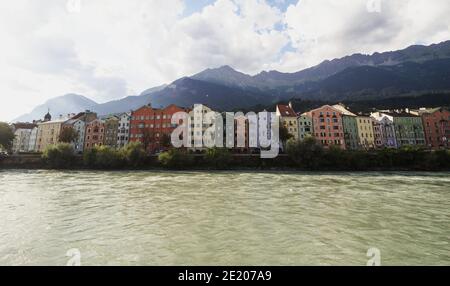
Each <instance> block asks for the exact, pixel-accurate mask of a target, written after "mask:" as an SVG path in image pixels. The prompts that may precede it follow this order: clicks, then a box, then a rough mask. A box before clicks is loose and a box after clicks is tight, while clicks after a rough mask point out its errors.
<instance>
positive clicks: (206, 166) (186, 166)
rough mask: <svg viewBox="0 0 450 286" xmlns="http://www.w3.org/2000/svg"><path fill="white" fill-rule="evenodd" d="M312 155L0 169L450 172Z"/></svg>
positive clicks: (343, 155) (444, 167)
mask: <svg viewBox="0 0 450 286" xmlns="http://www.w3.org/2000/svg"><path fill="white" fill-rule="evenodd" d="M311 155H312V154H301V155H297V156H295V155H287V154H282V155H280V156H278V157H277V158H274V159H262V158H260V156H259V155H248V154H233V155H229V156H227V157H226V158H216V159H215V160H211V158H208V157H207V156H206V155H204V154H200V155H199V154H196V155H194V154H182V155H180V154H178V155H173V156H171V157H170V158H169V159H168V160H166V161H161V156H156V155H154V156H146V157H145V158H142V160H141V161H140V164H138V165H129V164H127V163H126V162H122V163H119V164H117V163H114V164H108V161H107V162H106V163H105V164H94V163H91V162H87V161H86V158H85V157H83V156H74V157H73V158H71V159H70V164H61V165H60V166H54V165H52V164H50V163H49V162H48V161H47V160H45V159H43V158H42V157H41V155H38V154H33V155H15V156H10V157H7V158H3V159H1V160H0V169H3V170H11V169H30V170H34V169H44V170H45V169H61V170H193V171H208V170H236V171H239V170H243V171H252V170H255V171H259V170H268V171H432V172H440V171H444V172H447V171H450V153H449V151H434V152H425V151H417V150H409V151H398V150H383V151H377V152H350V151H342V152H341V151H338V152H336V151H335V150H334V151H332V152H324V153H323V154H320V155H317V156H316V157H312V156H311Z"/></svg>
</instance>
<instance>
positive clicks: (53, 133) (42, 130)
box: [36, 118, 67, 152]
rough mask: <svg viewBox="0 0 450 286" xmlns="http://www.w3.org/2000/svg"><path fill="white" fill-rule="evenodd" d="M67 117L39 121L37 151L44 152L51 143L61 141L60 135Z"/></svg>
mask: <svg viewBox="0 0 450 286" xmlns="http://www.w3.org/2000/svg"><path fill="white" fill-rule="evenodd" d="M66 121H67V119H65V118H59V119H57V120H50V121H45V122H41V123H38V131H37V139H36V151H38V152H43V151H44V150H45V148H47V147H48V146H50V145H54V144H57V143H59V135H60V134H61V130H62V127H63V124H64V122H66Z"/></svg>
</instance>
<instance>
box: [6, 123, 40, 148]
mask: <svg viewBox="0 0 450 286" xmlns="http://www.w3.org/2000/svg"><path fill="white" fill-rule="evenodd" d="M13 129H14V136H15V137H14V141H13V147H12V151H13V153H20V152H32V151H34V144H31V143H30V142H34V143H35V142H36V135H35V134H36V132H37V125H36V124H33V123H16V124H13ZM31 146H33V148H32V149H30V148H31Z"/></svg>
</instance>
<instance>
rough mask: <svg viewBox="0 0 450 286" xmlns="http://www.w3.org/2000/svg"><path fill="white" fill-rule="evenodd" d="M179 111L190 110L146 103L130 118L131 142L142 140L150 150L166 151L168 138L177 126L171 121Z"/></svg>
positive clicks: (152, 151)
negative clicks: (157, 106)
mask: <svg viewBox="0 0 450 286" xmlns="http://www.w3.org/2000/svg"><path fill="white" fill-rule="evenodd" d="M177 112H188V110H186V109H184V108H181V107H178V106H176V105H173V104H172V105H169V106H167V107H166V108H163V109H157V108H153V107H151V105H145V106H142V107H141V108H139V109H137V110H135V111H133V112H132V113H131V120H130V142H141V143H142V144H143V145H144V147H145V148H146V149H147V150H148V151H149V152H150V153H155V152H159V151H164V150H165V149H167V148H168V147H169V146H167V140H170V135H171V134H172V132H173V130H174V129H175V128H176V125H173V124H172V123H171V120H172V116H173V115H174V114H175V113H177Z"/></svg>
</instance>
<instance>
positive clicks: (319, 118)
mask: <svg viewBox="0 0 450 286" xmlns="http://www.w3.org/2000/svg"><path fill="white" fill-rule="evenodd" d="M308 115H309V116H311V118H312V120H313V130H314V136H315V137H316V139H317V141H318V142H320V143H321V144H322V146H324V147H325V148H329V147H330V146H337V147H339V148H341V149H344V150H345V149H346V146H345V136H344V127H343V122H342V117H343V115H342V112H341V111H339V110H338V109H336V108H334V107H332V106H330V105H324V106H322V107H320V108H317V109H314V110H312V111H310V112H308Z"/></svg>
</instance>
